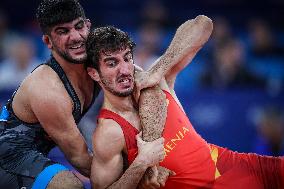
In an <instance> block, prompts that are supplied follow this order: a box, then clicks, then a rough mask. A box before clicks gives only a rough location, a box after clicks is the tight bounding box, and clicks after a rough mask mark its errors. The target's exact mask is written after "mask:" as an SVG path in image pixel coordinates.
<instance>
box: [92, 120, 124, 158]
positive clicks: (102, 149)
mask: <svg viewBox="0 0 284 189" xmlns="http://www.w3.org/2000/svg"><path fill="white" fill-rule="evenodd" d="M124 147H125V139H124V135H123V131H122V129H121V127H120V125H119V124H118V123H117V122H115V121H114V120H112V119H99V122H98V126H97V128H96V130H95V132H94V134H93V151H94V153H96V154H99V155H100V156H101V157H102V158H103V159H108V158H110V157H112V156H113V155H115V154H118V153H121V152H122V151H123V149H124Z"/></svg>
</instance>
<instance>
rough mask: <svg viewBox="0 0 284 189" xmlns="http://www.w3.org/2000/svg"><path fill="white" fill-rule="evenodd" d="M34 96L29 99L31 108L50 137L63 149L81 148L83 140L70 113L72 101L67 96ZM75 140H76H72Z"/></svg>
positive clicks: (69, 152) (69, 153)
mask: <svg viewBox="0 0 284 189" xmlns="http://www.w3.org/2000/svg"><path fill="white" fill-rule="evenodd" d="M53 97H54V96H53V95H49V96H46V97H42V98H40V97H35V98H34V99H33V100H31V106H32V110H33V112H34V114H35V116H36V117H37V119H38V121H39V122H40V124H41V125H42V127H43V128H44V130H45V131H46V133H47V134H48V135H49V136H50V137H51V139H52V140H53V141H54V142H55V143H56V144H57V145H58V146H59V147H60V148H61V149H62V150H63V151H64V153H65V155H67V156H69V155H74V152H73V153H71V151H74V150H78V153H79V152H80V151H81V150H83V149H84V148H83V146H84V140H83V137H82V135H81V134H80V131H79V130H78V128H77V125H76V123H75V120H74V118H73V115H72V102H71V101H69V99H68V97H67V98H64V97H57V98H53ZM74 141H76V142H74Z"/></svg>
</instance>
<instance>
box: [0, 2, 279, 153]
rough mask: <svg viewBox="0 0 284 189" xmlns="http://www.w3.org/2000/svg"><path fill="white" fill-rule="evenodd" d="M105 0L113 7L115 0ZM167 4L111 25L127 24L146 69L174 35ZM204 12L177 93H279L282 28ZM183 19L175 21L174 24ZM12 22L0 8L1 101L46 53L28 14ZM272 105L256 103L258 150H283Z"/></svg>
mask: <svg viewBox="0 0 284 189" xmlns="http://www.w3.org/2000/svg"><path fill="white" fill-rule="evenodd" d="M109 3H113V4H114V5H113V6H114V7H115V6H116V4H115V2H114V1H110V2H109ZM141 4H142V3H141ZM0 8H1V7H0ZM168 9H169V7H168V6H165V5H164V4H163V3H162V1H157V0H156V1H145V3H143V4H142V5H140V9H139V13H138V14H139V20H140V23H139V26H138V27H129V26H127V23H125V25H115V26H116V27H121V28H122V29H126V30H127V31H128V32H129V33H130V35H131V36H132V37H133V38H134V40H135V42H136V43H137V47H136V49H135V55H134V56H135V57H134V59H135V63H136V64H138V65H139V66H141V67H142V68H144V69H148V68H149V67H150V66H151V64H152V63H153V62H154V61H155V60H156V59H157V58H158V57H159V56H161V55H162V53H163V52H164V51H165V49H166V48H167V47H168V45H169V43H170V41H171V39H172V37H173V35H174V32H175V29H176V28H175V27H173V26H172V24H170V23H169V22H168V20H169V10H168ZM240 11H241V10H240ZM177 12H178V10H177ZM125 14H126V13H125V12H123V13H122V15H124V16H125ZM204 14H205V13H204ZM195 16H197V15H195ZM208 16H209V17H211V18H212V20H213V23H214V31H213V34H212V36H211V38H210V40H209V41H208V43H207V44H206V45H205V46H204V48H203V49H202V50H201V51H200V52H199V53H198V55H197V56H196V57H195V59H194V60H193V62H192V63H191V65H190V66H188V67H187V68H185V70H184V71H183V72H182V73H181V74H180V75H179V77H178V80H177V81H176V82H177V83H176V92H177V93H178V94H179V93H183V92H184V90H187V91H190V92H191V91H197V90H205V91H207V92H208V91H212V90H213V91H219V92H226V91H231V90H239V91H245V92H249V91H250V90H254V89H257V90H259V91H260V92H261V93H265V94H268V95H269V96H271V97H279V96H280V95H282V94H283V89H284V31H283V28H279V27H274V25H273V24H271V23H270V22H269V21H268V20H266V19H265V18H254V17H251V18H249V19H247V20H246V21H244V23H243V24H242V25H241V26H242V27H239V26H240V25H237V27H236V26H235V23H234V21H232V20H230V19H229V18H227V17H226V16H216V14H214V15H208ZM112 19H115V18H112ZM187 19H190V18H187ZM91 20H92V21H93V22H94V23H96V22H99V23H100V24H110V23H104V22H103V21H97V20H96V18H91ZM126 20H127V19H126ZM185 20H186V19H184V20H180V21H179V23H176V26H178V25H179V24H181V23H182V22H184V21H185ZM11 22H13V19H12V18H9V14H6V13H5V10H0V96H1V98H0V106H1V105H3V103H4V102H5V101H6V100H7V98H6V96H5V95H4V94H6V92H7V91H13V90H14V89H16V88H17V86H18V85H19V84H20V82H21V81H22V80H23V79H24V78H25V77H26V76H27V75H28V74H29V73H30V72H31V71H32V70H33V69H34V68H35V67H36V66H37V65H39V64H41V63H43V62H44V61H45V60H47V59H48V57H49V56H50V55H49V51H48V49H46V47H45V46H44V45H43V43H42V41H41V33H40V31H39V29H38V27H37V25H36V24H35V23H36V22H35V21H34V20H32V18H31V20H30V21H29V22H28V23H23V24H22V26H23V27H19V26H18V27H17V28H16V29H15V28H13V27H10V25H11ZM94 26H97V25H96V24H94ZM280 99H281V98H280ZM189 104H190V103H189ZM279 104H280V108H278V109H277V110H275V108H274V107H275V106H276V105H278V106H279ZM271 106H272V107H273V108H267V107H266V106H263V107H261V110H262V111H263V114H262V116H259V119H258V121H256V122H255V123H256V125H257V126H256V127H255V128H256V129H255V131H256V139H255V142H253V144H254V143H255V144H254V146H252V147H250V149H251V151H255V152H258V153H263V154H273V155H277V154H281V153H282V155H283V138H284V137H283V136H284V133H283V132H284V131H283V130H284V129H283V127H284V125H283V103H282V105H281V102H278V101H276V102H274V104H272V105H271ZM97 111H98V107H95V108H94V110H93V111H92V112H91V113H90V115H89V117H88V119H85V120H84V121H83V123H82V124H87V125H95V123H96V121H95V116H94V115H95V114H96V113H97ZM82 128H88V127H82ZM92 128H93V127H92Z"/></svg>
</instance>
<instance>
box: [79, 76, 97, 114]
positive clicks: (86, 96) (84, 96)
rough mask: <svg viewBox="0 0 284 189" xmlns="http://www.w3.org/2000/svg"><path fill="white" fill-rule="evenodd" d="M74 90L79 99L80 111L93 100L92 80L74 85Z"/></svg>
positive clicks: (86, 107)
mask: <svg viewBox="0 0 284 189" xmlns="http://www.w3.org/2000/svg"><path fill="white" fill-rule="evenodd" d="M74 90H75V92H76V95H77V97H78V99H79V101H80V105H81V113H82V112H84V111H86V110H87V109H88V108H89V107H90V105H91V103H92V101H93V95H94V82H93V81H91V82H87V83H86V84H85V85H82V86H81V87H79V86H74Z"/></svg>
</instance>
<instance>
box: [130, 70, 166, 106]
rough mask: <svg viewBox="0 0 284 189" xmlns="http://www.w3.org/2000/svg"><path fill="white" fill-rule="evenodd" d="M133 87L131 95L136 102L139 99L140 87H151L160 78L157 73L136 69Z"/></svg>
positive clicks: (158, 81) (157, 82)
mask: <svg viewBox="0 0 284 189" xmlns="http://www.w3.org/2000/svg"><path fill="white" fill-rule="evenodd" d="M134 78H135V80H134V81H135V88H134V93H133V97H134V99H135V101H136V102H138V101H139V97H140V92H141V90H142V89H145V88H149V87H153V86H155V85H157V84H159V83H160V80H161V78H160V77H158V74H154V73H153V74H152V73H150V72H147V71H137V72H135V76H134Z"/></svg>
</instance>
